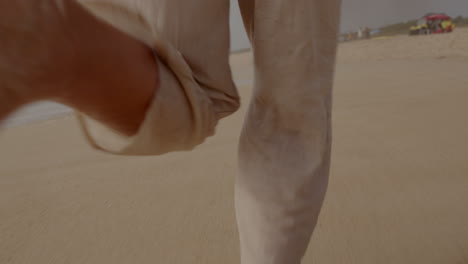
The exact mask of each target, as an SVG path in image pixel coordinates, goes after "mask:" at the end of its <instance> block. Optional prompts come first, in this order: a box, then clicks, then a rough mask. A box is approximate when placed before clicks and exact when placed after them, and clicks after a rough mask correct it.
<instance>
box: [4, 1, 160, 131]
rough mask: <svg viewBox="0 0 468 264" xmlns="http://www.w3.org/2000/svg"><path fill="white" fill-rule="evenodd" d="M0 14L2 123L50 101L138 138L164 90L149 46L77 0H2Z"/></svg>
mask: <svg viewBox="0 0 468 264" xmlns="http://www.w3.org/2000/svg"><path fill="white" fill-rule="evenodd" d="M0 10H1V11H0V12H2V13H5V14H2V16H0V34H1V35H2V39H3V40H2V41H1V42H0V61H1V63H2V65H1V66H3V67H1V68H0V77H1V79H2V86H0V103H2V106H1V107H0V119H3V118H4V117H5V116H6V115H7V114H8V113H10V112H11V111H13V110H15V109H16V108H18V107H19V106H21V105H23V104H26V103H29V102H32V101H36V100H46V99H47V100H55V101H58V102H61V103H63V104H66V105H68V106H71V107H73V108H75V109H77V110H78V111H81V112H83V113H85V114H86V115H88V116H90V117H92V118H94V119H96V120H98V121H101V122H103V123H105V124H106V125H108V126H109V127H111V128H113V129H115V130H117V131H120V132H121V133H123V134H126V135H132V134H134V133H136V131H137V130H138V128H139V125H140V123H141V122H142V120H143V118H144V116H145V112H146V109H147V107H148V105H149V103H150V101H151V99H152V96H153V93H154V92H155V89H156V88H157V85H158V76H157V72H158V71H157V65H156V61H155V58H154V56H153V54H152V52H151V50H150V49H149V48H148V47H147V46H145V45H144V44H142V43H140V42H139V41H137V40H135V39H133V38H131V37H129V36H127V35H126V34H124V33H121V32H120V31H118V30H116V29H114V28H113V27H111V26H109V25H107V24H105V23H103V22H101V21H99V20H98V19H96V18H95V17H94V16H93V15H91V14H90V13H88V12H87V11H85V9H83V8H82V7H81V6H80V5H79V4H78V3H76V2H75V1H65V0H63V1H59V0H56V1H51V0H47V1H28V0H18V1H13V2H12V1H6V0H0ZM9 14H11V15H9ZM19 36H22V37H19ZM10 69H16V70H15V71H13V70H10ZM5 101H8V104H6V103H3V102H5Z"/></svg>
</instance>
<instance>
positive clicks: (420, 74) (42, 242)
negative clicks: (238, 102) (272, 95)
mask: <svg viewBox="0 0 468 264" xmlns="http://www.w3.org/2000/svg"><path fill="white" fill-rule="evenodd" d="M467 43H468V29H457V30H456V31H455V32H454V33H451V34H446V35H438V36H434V35H432V36H417V37H409V36H396V37H392V38H385V39H375V40H363V41H355V42H348V43H342V44H341V45H340V49H339V58H338V66H337V74H336V85H335V90H334V118H333V119H334V121H333V123H334V143H333V161H332V171H331V176H330V188H329V191H328V194H327V197H326V201H325V205H324V208H323V211H322V214H321V217H320V221H319V224H318V227H317V229H316V232H315V235H314V237H313V240H312V243H311V245H310V248H309V251H308V254H307V256H306V259H305V260H304V263H305V264H313V263H314V264H315V263H317V264H322V263H323V264H325V263H333V264H376V263H378V264H401V263H412V264H419V263H421V264H440V263H447V264H448V263H453V264H455V263H460V264H461V263H468V225H467V223H468V162H467V161H468V158H467V157H468V121H467V117H466V113H468V103H467V99H468V71H467V69H468V67H467V66H468V45H467ZM231 62H232V68H233V74H234V78H235V80H236V83H237V84H238V88H239V90H240V93H241V95H242V99H243V107H242V108H241V109H240V111H239V112H238V113H236V114H235V115H233V116H232V117H229V118H227V119H225V120H223V121H222V122H221V124H220V125H219V127H218V130H217V134H216V136H214V137H212V138H210V139H209V140H208V141H207V142H206V143H205V144H203V145H202V146H200V147H199V148H197V149H196V150H195V151H193V152H183V153H172V154H168V155H164V156H159V157H123V156H113V155H108V154H105V153H101V152H98V151H95V150H93V149H91V147H90V146H88V145H87V144H86V142H85V140H84V138H83V137H82V135H81V132H80V130H79V128H78V125H77V122H76V120H75V119H74V117H73V116H72V115H70V114H67V113H65V112H64V114H63V115H62V114H61V115H58V116H59V117H57V116H55V117H54V118H49V119H48V120H47V121H41V122H32V123H31V122H30V120H26V121H28V122H27V124H25V123H26V122H19V123H16V125H15V126H12V127H9V128H8V129H5V130H3V131H2V132H1V133H0V160H1V164H0V263H1V264H23V263H35V264H46V263H80V264H81V263H87V264H89V263H96V264H105V263H112V264H120V263H121V264H128V263H139V264H144V263H169V264H182V263H184V264H185V263H192V264H215V263H216V264H219V263H225V264H231V263H232V264H235V263H239V256H238V238H237V230H236V225H235V216H234V208H233V183H234V178H235V176H236V173H237V164H236V162H237V160H236V155H237V154H236V147H237V140H238V137H239V132H240V129H241V125H242V121H243V116H244V114H245V111H246V107H247V105H248V100H249V96H250V93H251V91H252V80H253V72H252V71H253V67H252V54H251V53H249V52H246V53H237V54H233V55H232V58H231ZM285 88H287V87H285ZM62 110H63V109H62Z"/></svg>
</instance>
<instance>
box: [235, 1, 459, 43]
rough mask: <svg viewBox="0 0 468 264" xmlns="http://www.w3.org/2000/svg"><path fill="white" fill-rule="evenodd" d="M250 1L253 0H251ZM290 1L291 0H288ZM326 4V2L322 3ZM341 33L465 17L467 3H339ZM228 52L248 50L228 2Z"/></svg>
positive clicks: (240, 26) (237, 11)
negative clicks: (430, 17)
mask: <svg viewBox="0 0 468 264" xmlns="http://www.w3.org/2000/svg"><path fill="white" fill-rule="evenodd" d="M252 1H253V0H252ZM289 1H291V2H293V1H294V0H289ZM325 1H326V0H325ZM342 1H343V10H342V19H341V21H342V27H341V28H342V31H348V30H356V29H357V28H359V27H360V26H369V27H379V26H382V25H387V24H391V23H395V22H402V21H406V20H410V19H416V18H419V17H421V16H422V15H424V14H426V13H429V12H443V13H447V14H448V15H450V16H453V17H456V16H458V15H463V16H466V17H468V0H342ZM231 10H232V11H231V31H232V34H231V35H232V38H231V43H232V49H233V50H239V49H243V48H247V47H249V44H248V41H247V38H246V36H245V33H244V27H243V25H242V19H241V16H240V13H239V10H238V7H237V1H236V0H232V1H231Z"/></svg>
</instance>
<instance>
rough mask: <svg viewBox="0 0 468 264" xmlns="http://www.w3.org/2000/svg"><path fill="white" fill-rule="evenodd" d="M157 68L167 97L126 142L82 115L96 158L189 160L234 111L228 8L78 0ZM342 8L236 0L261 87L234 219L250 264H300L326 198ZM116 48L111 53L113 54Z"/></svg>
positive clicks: (242, 152)
mask: <svg viewBox="0 0 468 264" xmlns="http://www.w3.org/2000/svg"><path fill="white" fill-rule="evenodd" d="M80 2H81V3H82V4H83V6H85V7H86V8H87V9H88V10H89V11H91V12H92V13H93V14H95V15H96V16H97V17H99V18H101V19H103V20H104V21H106V22H108V23H110V24H112V25H113V26H115V27H116V28H118V29H120V30H122V31H124V32H126V33H128V34H130V35H132V36H133V37H135V38H137V39H139V40H141V41H143V42H144V43H146V44H147V45H148V46H149V47H151V48H152V49H154V50H155V53H156V54H157V56H158V58H159V60H158V61H159V71H160V82H161V83H160V88H159V90H158V91H157V93H156V94H155V95H154V99H153V102H152V104H151V106H150V107H149V109H148V112H147V114H146V118H145V120H144V121H143V123H142V125H141V127H140V129H139V131H138V133H137V134H136V135H135V136H132V137H126V136H123V135H120V134H119V133H117V132H115V131H112V130H111V129H109V128H106V127H105V126H103V125H102V124H99V123H98V122H96V121H94V120H92V119H90V118H88V117H86V116H83V115H79V117H80V118H79V119H80V122H81V124H82V126H83V129H84V131H85V135H86V137H87V138H88V140H89V141H90V143H91V144H93V145H94V146H95V147H96V148H99V149H102V150H105V151H108V152H112V153H119V154H128V155H159V154H163V153H166V152H170V151H178V150H189V149H192V148H193V147H195V146H196V145H198V144H200V143H202V142H203V140H204V139H205V138H206V137H208V136H211V135H213V134H214V129H215V127H216V124H217V122H218V120H219V119H221V118H223V117H226V116H228V115H230V114H231V113H233V112H235V111H236V110H237V109H238V107H239V97H238V93H237V90H236V88H235V85H234V83H233V80H232V76H231V71H230V67H229V64H228V59H229V6H230V4H229V0H80ZM340 2H341V1H340V0H291V1H286V0H239V4H240V7H241V11H242V14H243V18H244V22H245V26H246V29H247V32H248V35H249V38H250V40H251V42H252V47H253V53H254V70H255V89H254V91H253V97H252V101H251V103H250V106H249V107H250V108H249V113H248V115H247V117H246V121H245V124H244V129H243V132H242V135H241V140H240V147H239V161H240V163H239V166H240V173H239V176H238V178H237V182H236V211H237V220H238V226H239V233H240V242H241V261H242V263H243V264H298V263H300V261H301V258H302V257H303V255H304V253H305V250H306V248H307V245H308V243H309V239H310V236H311V234H312V231H313V229H314V227H315V224H316V221H317V218H318V214H319V211H320V208H321V205H322V201H323V198H324V195H325V192H326V188H327V181H328V171H329V166H330V144H331V137H330V135H331V129H330V121H331V95H332V84H333V75H334V65H335V54H336V43H337V32H338V27H339V13H340ZM110 45H111V44H110Z"/></svg>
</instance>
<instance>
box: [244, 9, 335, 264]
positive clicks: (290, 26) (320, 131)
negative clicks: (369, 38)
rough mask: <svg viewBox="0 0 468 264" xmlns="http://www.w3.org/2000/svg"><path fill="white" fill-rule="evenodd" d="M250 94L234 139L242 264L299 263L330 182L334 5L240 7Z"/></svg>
mask: <svg viewBox="0 0 468 264" xmlns="http://www.w3.org/2000/svg"><path fill="white" fill-rule="evenodd" d="M240 6H241V8H242V9H243V13H244V18H245V19H244V21H245V22H246V24H247V25H246V28H247V30H248V31H249V33H250V37H251V40H252V44H253V51H254V60H255V61H254V65H255V73H256V79H255V83H256V87H255V90H254V94H253V100H252V102H251V105H250V109H249V113H248V116H247V120H246V123H245V125H244V129H243V132H242V136H241V139H240V148H239V159H240V172H239V173H240V174H239V176H238V179H237V184H236V210H237V220H238V225H239V232H240V241H241V260H242V263H243V264H299V263H300V262H301V259H302V257H303V255H304V253H305V251H306V248H307V246H308V243H309V239H310V236H311V234H312V232H313V230H314V228H315V225H316V222H317V218H318V216H319V212H320V209H321V206H322V202H323V199H324V196H325V192H326V189H327V182H328V171H329V165H330V145H331V137H330V135H331V128H330V123H331V122H330V119H331V94H332V82H333V72H334V63H335V53H336V42H337V34H338V26H339V11H340V1H339V0H297V1H279V0H274V1H271V0H255V1H253V0H240Z"/></svg>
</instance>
